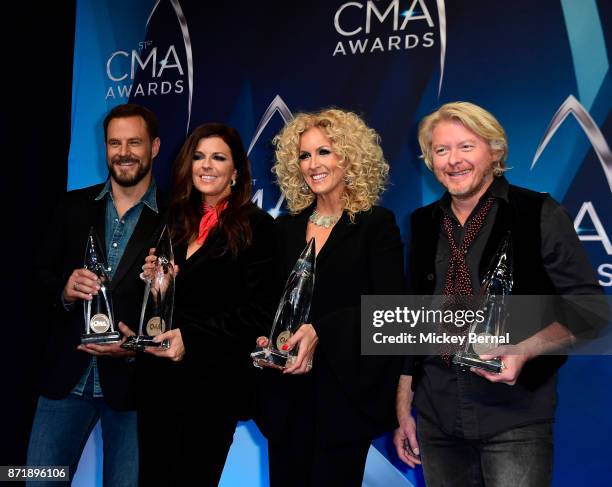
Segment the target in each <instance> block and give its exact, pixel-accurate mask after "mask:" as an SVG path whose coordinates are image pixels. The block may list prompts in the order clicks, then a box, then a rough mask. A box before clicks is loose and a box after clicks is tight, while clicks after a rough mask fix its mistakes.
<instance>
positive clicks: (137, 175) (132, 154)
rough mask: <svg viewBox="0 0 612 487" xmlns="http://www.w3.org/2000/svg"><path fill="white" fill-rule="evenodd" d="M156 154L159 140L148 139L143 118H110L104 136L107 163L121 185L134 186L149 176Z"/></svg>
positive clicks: (114, 178) (112, 174)
mask: <svg viewBox="0 0 612 487" xmlns="http://www.w3.org/2000/svg"><path fill="white" fill-rule="evenodd" d="M158 152H159V138H155V139H153V140H151V139H150V137H149V133H148V131H147V126H146V123H145V121H144V119H143V118H142V117H139V116H135V117H122V118H113V119H112V120H111V121H110V122H109V124H108V128H107V133H106V162H107V164H108V170H109V172H110V174H111V178H112V179H113V180H114V181H115V182H116V183H117V184H119V185H120V186H126V187H129V186H136V185H137V184H138V183H140V182H141V181H145V183H146V184H147V185H148V180H149V179H150V177H151V161H152V160H153V158H155V156H157V153H158Z"/></svg>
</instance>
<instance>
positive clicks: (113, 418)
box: [27, 374, 138, 487]
mask: <svg viewBox="0 0 612 487" xmlns="http://www.w3.org/2000/svg"><path fill="white" fill-rule="evenodd" d="M92 375H93V374H92ZM98 419H99V420H100V425H101V427H102V440H103V455H104V461H103V477H102V478H103V482H104V486H109V487H132V486H137V485H138V433H137V422H136V412H135V411H117V410H114V409H111V408H110V407H108V406H107V405H106V403H105V402H104V399H102V398H97V397H93V381H92V380H91V379H90V380H89V381H88V384H87V386H86V388H85V391H84V393H83V395H82V396H79V395H76V394H72V393H71V394H68V396H67V397H65V398H64V399H47V398H46V397H43V396H40V398H39V399H38V406H37V408H36V414H35V416H34V424H33V425H32V434H31V435H30V443H29V446H28V461H27V463H28V466H47V465H67V466H68V467H69V468H70V477H71V478H72V477H73V476H74V474H75V472H76V469H77V465H78V463H79V459H80V457H81V453H82V452H83V448H84V447H85V443H86V442H87V439H88V438H89V434H90V433H91V430H92V429H93V427H94V426H95V424H96V423H97V422H98ZM28 485H32V486H33V487H43V486H45V485H58V483H57V482H33V483H31V484H28Z"/></svg>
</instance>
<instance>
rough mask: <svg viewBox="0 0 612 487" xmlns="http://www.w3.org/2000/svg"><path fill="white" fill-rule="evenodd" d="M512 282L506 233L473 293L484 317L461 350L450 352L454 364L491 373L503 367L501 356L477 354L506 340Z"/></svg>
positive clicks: (475, 325)
mask: <svg viewBox="0 0 612 487" xmlns="http://www.w3.org/2000/svg"><path fill="white" fill-rule="evenodd" d="M512 284H513V277H512V242H511V240H510V233H508V234H507V235H506V236H505V237H504V239H503V240H502V242H501V243H500V245H499V247H498V249H497V252H496V253H495V256H494V257H493V259H492V261H491V265H490V267H489V270H488V271H487V273H486V275H485V277H484V279H483V280H482V286H481V288H480V292H479V293H478V296H476V297H475V301H476V305H477V306H478V307H479V308H480V309H481V310H482V311H483V316H484V320H482V321H481V322H477V321H474V322H473V323H472V325H471V326H470V330H469V335H468V337H469V338H468V340H466V344H465V346H464V348H463V350H461V351H459V352H457V353H455V355H454V356H453V363H454V364H457V365H461V366H464V367H476V368H480V369H483V370H487V371H489V372H494V373H500V372H501V371H502V370H503V367H504V365H503V363H502V361H501V359H499V358H493V359H491V360H482V359H481V358H480V355H483V354H486V353H488V351H489V350H491V349H493V348H495V347H497V346H498V345H506V344H507V343H506V322H507V320H508V296H509V295H510V294H511V293H512Z"/></svg>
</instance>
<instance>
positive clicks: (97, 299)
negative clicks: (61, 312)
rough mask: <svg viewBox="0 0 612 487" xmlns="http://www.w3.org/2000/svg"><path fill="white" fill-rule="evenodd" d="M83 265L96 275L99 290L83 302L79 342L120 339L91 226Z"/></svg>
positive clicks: (99, 252) (100, 249)
mask: <svg viewBox="0 0 612 487" xmlns="http://www.w3.org/2000/svg"><path fill="white" fill-rule="evenodd" d="M84 267H85V269H87V270H88V271H91V272H93V273H94V274H95V275H96V276H98V284H99V285H100V290H99V291H98V294H94V295H92V299H91V300H90V301H84V302H83V311H84V320H85V333H83V334H82V335H81V343H115V342H118V341H120V340H121V334H120V333H119V332H118V331H117V330H115V321H114V319H113V303H112V299H111V292H110V289H109V285H110V277H109V275H108V273H107V271H106V269H107V265H106V262H105V261H104V254H103V253H102V247H101V246H100V241H99V240H98V237H97V236H96V233H95V231H94V229H93V228H91V229H90V230H89V235H88V236H87V245H86V246H85V262H84Z"/></svg>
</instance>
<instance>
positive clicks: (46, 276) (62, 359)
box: [35, 184, 164, 409]
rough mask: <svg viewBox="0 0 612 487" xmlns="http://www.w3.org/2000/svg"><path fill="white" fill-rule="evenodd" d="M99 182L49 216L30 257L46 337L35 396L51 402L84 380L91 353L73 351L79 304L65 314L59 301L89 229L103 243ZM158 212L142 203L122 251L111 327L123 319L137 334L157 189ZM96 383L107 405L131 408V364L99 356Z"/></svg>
mask: <svg viewBox="0 0 612 487" xmlns="http://www.w3.org/2000/svg"><path fill="white" fill-rule="evenodd" d="M103 187H104V184H98V185H95V186H91V187H88V188H84V189H79V190H75V191H70V192H69V193H67V194H66V195H65V197H64V198H63V200H62V201H61V202H60V204H59V205H58V207H57V208H56V209H55V212H54V213H53V215H52V217H51V218H50V219H49V220H48V226H47V231H46V233H45V235H44V237H43V240H42V241H41V243H40V247H39V248H40V252H39V254H38V255H37V256H36V258H35V273H36V276H37V283H38V285H39V287H40V291H39V298H38V299H37V306H39V313H40V319H39V320H38V325H37V328H36V329H37V333H42V334H45V335H46V337H47V339H46V347H45V351H44V356H43V362H42V364H41V365H42V367H41V368H42V370H41V380H40V392H41V394H43V395H44V396H46V397H49V398H52V399H61V398H63V397H66V395H68V394H69V393H70V391H71V390H72V389H73V388H74V386H75V385H76V384H77V383H78V381H79V380H80V379H81V377H82V376H83V374H84V372H85V370H86V368H87V366H88V365H89V363H90V360H91V355H89V354H87V353H85V352H81V351H79V350H77V349H76V347H77V346H78V345H79V344H80V340H81V334H82V333H83V332H84V328H85V325H84V322H83V302H82V301H79V302H77V303H76V304H75V305H74V306H73V307H72V308H71V310H70V311H66V310H65V309H64V307H63V306H62V303H61V294H62V290H63V288H64V286H65V284H66V281H67V279H68V277H69V276H70V274H71V273H72V272H73V271H74V269H77V268H82V267H83V259H84V256H85V244H86V242H87V236H88V234H89V229H90V227H92V226H93V227H94V228H95V229H96V233H97V235H98V237H99V238H100V239H102V242H103V239H104V235H105V233H104V226H105V216H106V198H102V199H101V200H98V201H96V200H95V198H96V196H98V194H100V191H102V188H103ZM157 204H158V210H159V213H155V212H154V211H153V210H151V209H150V208H149V207H148V206H146V205H143V209H142V213H141V215H140V218H139V220H138V224H137V225H136V228H135V229H134V233H133V234H132V236H131V238H130V241H129V242H128V245H127V247H126V249H125V253H124V254H123V257H122V259H121V261H120V263H119V266H118V267H117V270H116V271H115V274H114V276H113V279H112V282H111V284H110V286H109V288H110V290H111V292H112V299H113V312H114V318H115V321H116V323H117V324H118V323H119V321H123V322H124V323H126V324H127V325H128V326H130V327H131V328H132V329H134V330H135V331H137V328H138V317H139V314H140V305H141V302H142V295H143V292H144V284H143V282H142V281H141V280H140V278H139V275H140V273H141V272H142V269H141V267H142V263H143V261H144V257H145V256H146V254H147V251H148V249H149V248H150V247H151V246H153V243H154V240H155V236H156V234H158V233H159V228H160V223H161V216H160V215H162V214H163V211H164V207H163V201H162V198H161V195H160V193H159V191H158V194H157ZM98 366H99V372H100V381H101V385H102V390H103V393H104V398H105V401H106V402H107V404H108V405H109V406H111V407H113V408H115V409H131V408H133V407H134V404H133V397H132V394H131V391H130V383H131V380H132V375H133V368H134V367H133V365H132V364H130V363H129V361H127V360H126V359H116V358H110V357H98Z"/></svg>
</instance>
